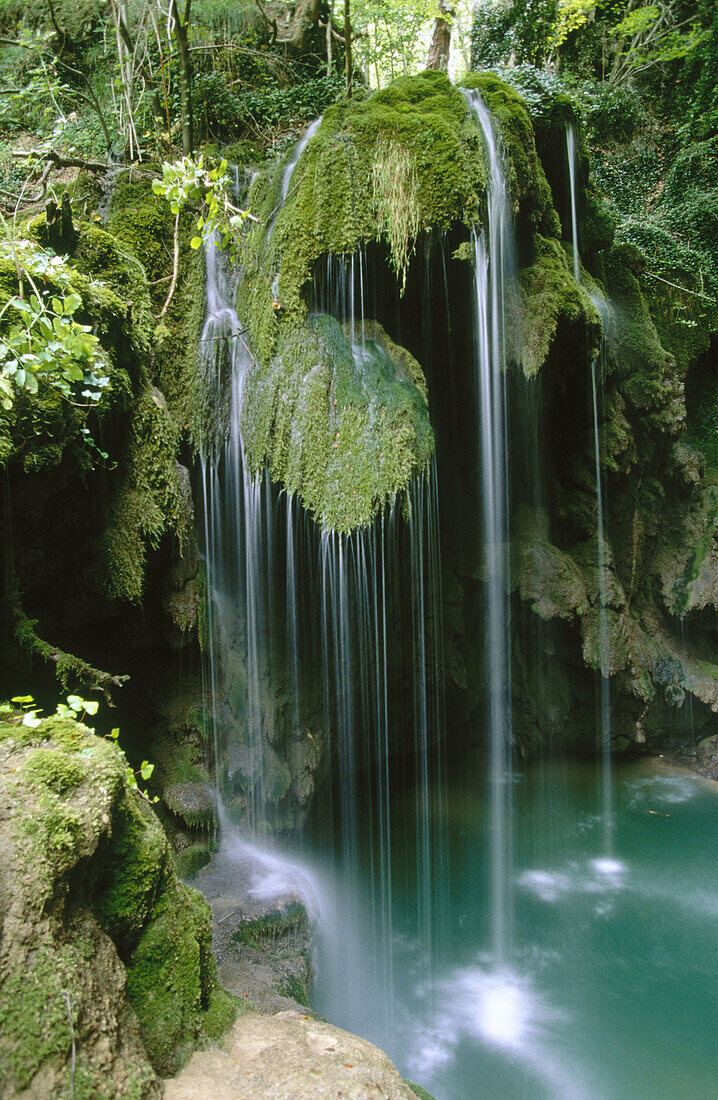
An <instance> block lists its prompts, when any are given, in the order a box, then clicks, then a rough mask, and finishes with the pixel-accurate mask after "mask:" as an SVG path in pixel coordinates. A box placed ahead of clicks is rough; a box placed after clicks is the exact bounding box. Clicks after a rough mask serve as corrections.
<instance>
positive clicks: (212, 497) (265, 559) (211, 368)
mask: <svg viewBox="0 0 718 1100" xmlns="http://www.w3.org/2000/svg"><path fill="white" fill-rule="evenodd" d="M205 265H206V287H207V291H206V295H207V317H206V321H205V325H204V329H203V331H202V337H201V344H200V347H201V354H202V356H203V359H204V362H203V366H204V370H205V374H206V376H207V377H209V376H210V373H211V372H213V374H214V382H215V386H216V392H215V395H214V401H215V407H217V408H219V407H221V404H222V402H223V401H225V400H226V401H227V404H228V422H227V423H228V431H227V436H226V439H225V441H224V443H223V445H222V447H221V448H218V447H217V446H216V441H212V442H210V441H206V445H205V446H204V447H203V457H202V461H201V466H202V490H203V497H204V509H203V511H204V516H205V549H206V568H207V586H208V591H209V592H210V593H211V595H212V598H211V599H210V600H209V601H208V603H209V609H208V619H209V622H208V628H209V631H208V632H209V641H210V645H209V668H210V672H209V687H210V693H211V698H212V706H211V715H212V725H213V731H214V732H213V740H214V751H215V773H216V776H217V784H218V789H219V790H221V780H222V777H223V776H224V778H226V779H227V780H231V779H232V777H233V775H234V773H235V772H236V771H237V770H241V771H243V772H245V773H249V774H251V775H253V776H254V777H255V782H254V783H253V784H252V786H251V796H250V799H249V805H248V815H249V819H250V821H251V825H252V828H253V830H254V831H255V832H256V831H257V830H258V828H259V826H260V824H261V823H262V822H263V821H264V818H265V793H266V792H265V782H264V778H265V777H264V774H263V767H262V757H263V744H262V740H263V738H262V728H263V723H264V708H263V702H262V699H263V695H264V694H265V693H266V691H267V690H268V689H269V688H270V686H271V684H270V681H271V668H270V662H269V660H268V655H269V645H268V619H269V617H271V590H272V585H271V583H270V576H271V562H270V553H269V552H270V547H271V527H272V516H271V513H270V512H269V511H267V510H266V508H265V507H264V500H265V498H266V487H265V481H266V478H265V477H255V476H254V475H253V474H252V473H251V471H250V469H249V466H248V464H247V460H246V456H245V452H244V445H243V442H242V434H241V428H240V424H241V415H242V404H243V400H244V384H245V380H246V376H247V371H248V369H249V367H250V365H251V356H250V354H249V350H248V347H247V344H246V342H245V340H244V333H243V330H242V327H241V325H240V322H239V318H238V316H237V313H236V311H235V309H234V306H233V305H232V303H233V301H234V298H235V295H236V280H237V273H236V272H235V273H232V272H231V270H230V267H229V264H228V263H227V257H226V256H225V255H224V254H223V253H222V251H221V249H220V247H219V244H218V242H217V240H216V239H215V238H210V239H208V240H207V242H206V247H205ZM224 391H226V392H224ZM227 632H230V634H231V633H232V632H236V633H237V634H239V635H241V636H242V638H243V640H244V658H245V670H246V699H245V712H244V725H245V729H246V739H245V740H244V742H243V744H242V745H241V746H240V745H237V744H236V743H234V744H228V743H226V742H225V743H224V744H222V743H221V742H222V737H221V736H220V732H219V729H218V713H219V711H220V709H221V708H220V706H219V698H218V694H219V663H220V660H221V659H222V653H221V648H222V646H223V645H224V644H226V643H227V642H230V644H233V643H232V642H231V641H230V639H229V638H227V636H226V635H227Z"/></svg>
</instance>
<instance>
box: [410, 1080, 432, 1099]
mask: <svg viewBox="0 0 718 1100" xmlns="http://www.w3.org/2000/svg"><path fill="white" fill-rule="evenodd" d="M404 1084H405V1085H408V1087H409V1088H410V1089H411V1091H412V1092H413V1093H415V1095H416V1096H418V1097H419V1100H434V1097H433V1096H432V1095H431V1093H430V1092H427V1091H426V1089H425V1088H422V1086H421V1085H415V1084H414V1083H413V1081H406V1080H405V1081H404Z"/></svg>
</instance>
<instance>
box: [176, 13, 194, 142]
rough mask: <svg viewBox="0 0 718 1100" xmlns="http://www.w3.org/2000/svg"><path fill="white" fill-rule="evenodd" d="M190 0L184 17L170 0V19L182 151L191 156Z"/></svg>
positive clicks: (192, 140)
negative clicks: (176, 65)
mask: <svg viewBox="0 0 718 1100" xmlns="http://www.w3.org/2000/svg"><path fill="white" fill-rule="evenodd" d="M191 6H192V0H186V3H185V9H184V19H180V13H179V3H178V0H172V7H171V9H170V10H171V12H172V21H173V23H174V27H173V30H174V36H175V42H176V43H177V55H178V57H179V63H180V113H181V115H182V152H183V153H184V155H185V156H186V157H191V156H192V153H193V150H194V125H193V118H192V62H191V61H190V56H189V44H188V41H187V27H188V26H189V15H190V8H191Z"/></svg>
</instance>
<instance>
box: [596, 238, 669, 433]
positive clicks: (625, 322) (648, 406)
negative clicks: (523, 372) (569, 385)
mask: <svg viewBox="0 0 718 1100" xmlns="http://www.w3.org/2000/svg"><path fill="white" fill-rule="evenodd" d="M643 262H644V261H643V258H642V256H641V254H640V253H639V252H638V251H637V250H636V249H634V248H632V247H631V246H627V245H623V246H619V247H616V248H614V249H612V251H611V253H610V256H609V260H608V276H607V289H608V292H609V294H610V296H611V299H612V301H613V303H614V306H615V308H616V310H617V311H618V316H619V322H620V323H619V325H618V326H617V331H616V334H615V337H614V339H613V340H612V341H611V347H610V356H609V367H610V369H611V372H612V374H614V375H615V377H616V378H617V380H618V381H619V385H620V391H621V393H622V394H623V395H624V397H625V398H626V399H627V400H628V402H629V403H630V404H631V405H632V407H633V408H634V409H635V410H637V411H638V412H639V413H641V414H642V416H641V419H640V421H639V422H638V423H637V425H636V427H637V430H638V429H640V430H641V432H642V433H644V434H645V431H646V430H647V429H649V428H651V429H654V430H658V431H659V432H660V433H666V432H667V433H668V434H670V435H674V434H675V433H676V432H677V431H678V430H679V428H680V427H681V425H682V424H683V423H684V422H685V418H686V409H685V400H684V397H683V386H682V382H681V378H680V372H679V371H677V369H676V363H675V360H674V359H673V357H672V356H671V355H669V354H668V352H666V351H665V349H664V348H663V347H662V346H661V342H660V340H659V337H658V333H657V332H656V328H655V325H654V324H653V320H652V318H651V314H650V311H649V308H648V305H647V302H646V299H645V298H644V296H643V293H642V292H641V287H640V283H639V281H638V274H639V273H640V271H641V270H642V265H643Z"/></svg>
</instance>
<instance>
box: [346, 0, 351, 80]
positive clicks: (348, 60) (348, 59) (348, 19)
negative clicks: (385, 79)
mask: <svg viewBox="0 0 718 1100" xmlns="http://www.w3.org/2000/svg"><path fill="white" fill-rule="evenodd" d="M344 57H345V60H346V70H345V71H346V77H347V98H348V97H349V96H350V95H351V94H352V25H351V17H350V12H349V0H344Z"/></svg>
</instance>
